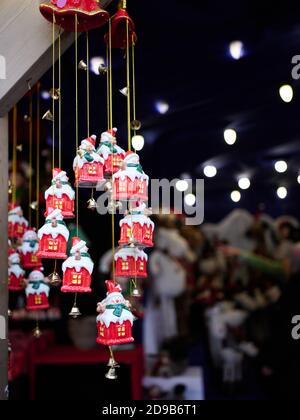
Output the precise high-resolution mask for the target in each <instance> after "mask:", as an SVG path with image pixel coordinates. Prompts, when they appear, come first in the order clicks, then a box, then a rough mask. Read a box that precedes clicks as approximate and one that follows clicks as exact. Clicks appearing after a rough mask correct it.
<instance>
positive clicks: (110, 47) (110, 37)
mask: <svg viewBox="0 0 300 420" xmlns="http://www.w3.org/2000/svg"><path fill="white" fill-rule="evenodd" d="M108 50H109V74H110V76H109V102H110V112H109V128H110V129H112V128H113V99H112V90H113V87H112V34H111V19H110V20H109V48H108Z"/></svg>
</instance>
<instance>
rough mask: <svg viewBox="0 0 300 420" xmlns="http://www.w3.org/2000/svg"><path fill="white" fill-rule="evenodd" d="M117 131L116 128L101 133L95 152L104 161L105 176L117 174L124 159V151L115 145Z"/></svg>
mask: <svg viewBox="0 0 300 420" xmlns="http://www.w3.org/2000/svg"><path fill="white" fill-rule="evenodd" d="M117 131H118V129H117V128H113V129H112V130H107V131H105V132H104V133H102V134H101V140H100V145H99V148H98V150H97V153H98V154H99V155H100V156H101V157H102V158H103V159H104V172H105V174H107V175H110V174H112V173H115V172H117V171H118V170H119V169H120V165H121V163H122V162H123V160H124V157H125V150H123V149H121V147H119V146H118V145H117V140H116V134H117Z"/></svg>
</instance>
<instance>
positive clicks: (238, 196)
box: [230, 191, 242, 203]
mask: <svg viewBox="0 0 300 420" xmlns="http://www.w3.org/2000/svg"><path fill="white" fill-rule="evenodd" d="M230 197H231V200H232V201H233V202H234V203H238V202H239V201H240V200H241V197H242V196H241V193H240V192H239V191H232V193H231V194H230Z"/></svg>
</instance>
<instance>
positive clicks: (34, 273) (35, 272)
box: [28, 267, 45, 281]
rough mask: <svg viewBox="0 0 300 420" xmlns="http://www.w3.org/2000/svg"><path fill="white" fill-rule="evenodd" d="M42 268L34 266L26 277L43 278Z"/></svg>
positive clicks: (31, 278) (38, 279) (35, 279)
mask: <svg viewBox="0 0 300 420" xmlns="http://www.w3.org/2000/svg"><path fill="white" fill-rule="evenodd" d="M43 271H44V268H43V267H40V268H35V269H34V270H33V271H32V272H31V273H30V274H29V277H28V279H29V280H30V281H40V280H44V278H45V276H44V273H43Z"/></svg>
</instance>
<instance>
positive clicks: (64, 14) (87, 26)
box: [40, 0, 109, 32]
mask: <svg viewBox="0 0 300 420" xmlns="http://www.w3.org/2000/svg"><path fill="white" fill-rule="evenodd" d="M40 12H41V14H42V15H43V16H44V18H46V19H47V20H48V21H49V22H51V23H52V22H53V16H54V18H55V23H56V24H57V25H59V26H61V27H62V28H63V29H65V30H66V31H69V32H75V15H77V21H78V25H77V26H78V28H77V30H78V32H85V31H89V30H91V29H95V28H100V27H101V26H103V25H105V24H106V23H107V22H108V20H109V13H108V12H106V11H105V10H103V9H101V7H100V5H99V2H98V1H96V0H51V1H50V2H49V3H44V4H41V5H40Z"/></svg>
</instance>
